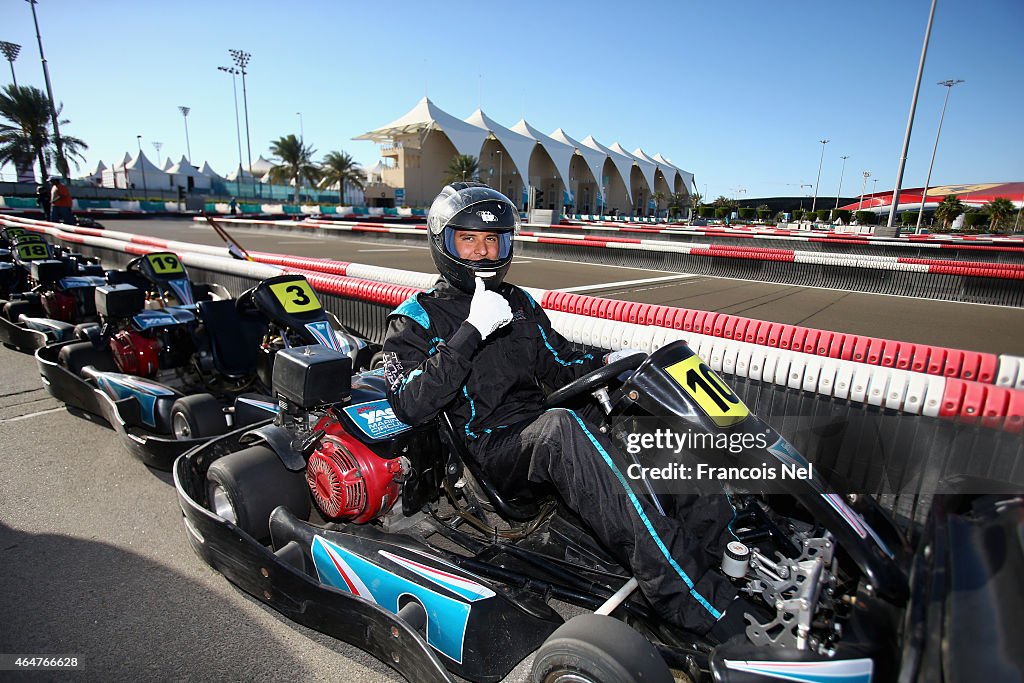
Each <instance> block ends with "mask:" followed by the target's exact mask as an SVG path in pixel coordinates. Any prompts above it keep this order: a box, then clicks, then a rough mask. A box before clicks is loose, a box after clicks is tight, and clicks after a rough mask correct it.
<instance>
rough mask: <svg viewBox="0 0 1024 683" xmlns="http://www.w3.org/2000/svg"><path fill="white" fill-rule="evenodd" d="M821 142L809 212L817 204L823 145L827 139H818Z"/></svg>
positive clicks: (812, 210) (823, 156)
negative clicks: (816, 175)
mask: <svg viewBox="0 0 1024 683" xmlns="http://www.w3.org/2000/svg"><path fill="white" fill-rule="evenodd" d="M818 142H820V143H821V156H820V157H819V158H818V177H817V178H815V179H814V199H813V200H812V201H811V213H814V209H815V208H817V206H818V182H819V181H820V180H821V164H822V162H824V161H825V145H827V144H828V142H829V141H828V140H818Z"/></svg>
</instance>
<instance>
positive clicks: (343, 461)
mask: <svg viewBox="0 0 1024 683" xmlns="http://www.w3.org/2000/svg"><path fill="white" fill-rule="evenodd" d="M321 428H322V429H324V431H325V432H326V435H325V436H324V437H323V439H321V441H320V444H319V446H317V448H316V450H315V451H314V452H313V455H312V456H310V458H309V462H308V463H307V465H306V482H307V483H308V484H309V489H310V491H311V492H312V494H313V502H314V503H315V505H316V508H317V510H319V511H320V514H321V515H323V517H324V519H326V520H328V521H332V522H337V521H346V522H354V523H356V524H363V523H365V522H370V521H372V520H374V519H376V518H377V517H379V516H380V515H383V514H385V513H386V512H388V510H390V509H391V506H393V505H394V504H395V501H396V500H398V497H399V494H400V492H401V489H400V487H399V480H400V478H401V475H402V471H403V466H402V461H401V460H400V459H397V458H396V459H392V460H387V459H385V458H382V457H380V456H379V455H377V454H376V453H374V452H373V451H371V450H370V449H369V448H367V447H366V446H365V445H364V444H362V443H361V442H359V441H357V440H356V439H354V438H352V437H351V436H350V435H349V434H347V433H346V432H345V431H344V430H343V429H342V428H341V425H340V424H338V423H337V422H331V423H329V424H327V425H326V426H321Z"/></svg>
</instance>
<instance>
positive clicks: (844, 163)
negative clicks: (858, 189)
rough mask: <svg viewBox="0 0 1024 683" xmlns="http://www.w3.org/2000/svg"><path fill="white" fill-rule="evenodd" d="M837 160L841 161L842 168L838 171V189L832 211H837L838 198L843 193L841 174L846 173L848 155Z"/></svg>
mask: <svg viewBox="0 0 1024 683" xmlns="http://www.w3.org/2000/svg"><path fill="white" fill-rule="evenodd" d="M839 158H840V159H842V160H843V168H842V169H841V170H840V171H839V189H838V190H836V208H835V209H833V210H834V211H838V210H839V197H840V195H842V193H843V174H844V173H845V172H846V160H847V159H849V158H850V155H849V154H845V155H843V156H841V157H839ZM833 218H835V216H833Z"/></svg>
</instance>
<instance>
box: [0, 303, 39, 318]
mask: <svg viewBox="0 0 1024 683" xmlns="http://www.w3.org/2000/svg"><path fill="white" fill-rule="evenodd" d="M23 313H24V314H25V315H28V316H40V317H41V316H42V315H43V314H44V313H45V311H44V310H43V307H42V306H40V305H39V304H38V303H37V302H34V301H24V300H17V301H8V302H7V303H6V304H4V317H5V318H7V319H8V320H10V321H11V322H12V323H17V322H18V316H20V315H22V314H23Z"/></svg>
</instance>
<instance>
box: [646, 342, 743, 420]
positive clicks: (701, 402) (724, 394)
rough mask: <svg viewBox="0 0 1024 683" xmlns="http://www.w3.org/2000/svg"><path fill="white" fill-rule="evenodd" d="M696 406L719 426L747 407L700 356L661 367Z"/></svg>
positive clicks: (736, 418) (734, 417)
mask: <svg viewBox="0 0 1024 683" xmlns="http://www.w3.org/2000/svg"><path fill="white" fill-rule="evenodd" d="M665 372H667V373H668V374H669V376H670V377H672V379H674V380H675V381H676V382H678V383H679V386H681V387H682V388H683V390H684V391H685V392H686V393H687V394H689V395H690V398H692V399H693V400H694V402H695V403H696V404H697V406H698V407H699V408H700V409H701V410H703V411H704V413H705V414H706V415H707V416H708V417H710V418H711V420H712V421H713V422H714V423H715V424H716V425H718V426H719V427H723V428H724V427H731V426H733V425H734V424H737V423H739V422H742V421H743V420H745V419H746V417H747V415H749V414H750V411H749V410H747V407H746V406H745V405H743V401H741V400H740V399H739V396H737V395H736V394H735V393H733V391H732V389H730V388H729V386H728V385H727V384H726V383H725V382H723V381H722V380H721V379H719V377H718V375H716V374H715V373H714V371H712V369H711V368H709V367H708V366H707V365H706V364H705V363H704V362H703V361H702V360H701V359H700V356H697V355H693V356H690V357H689V358H687V359H685V360H681V361H679V362H678V363H676V364H674V365H670V366H668V367H667V368H665Z"/></svg>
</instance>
